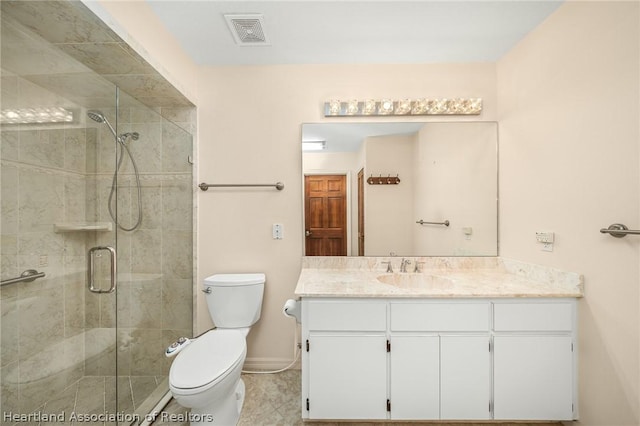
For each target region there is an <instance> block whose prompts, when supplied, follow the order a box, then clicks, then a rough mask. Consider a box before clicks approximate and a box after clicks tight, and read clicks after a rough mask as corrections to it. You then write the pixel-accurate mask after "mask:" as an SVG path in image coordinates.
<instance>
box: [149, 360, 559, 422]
mask: <svg viewBox="0 0 640 426" xmlns="http://www.w3.org/2000/svg"><path fill="white" fill-rule="evenodd" d="M242 379H243V380H244V383H245V385H246V392H247V393H246V397H245V401H244V407H243V408H242V415H241V416H240V421H239V422H238V426H268V425H305V426H335V425H341V426H342V425H350V424H354V425H357V426H369V425H371V426H381V425H393V426H397V425H401V424H404V425H407V426H415V425H420V424H424V425H430V426H434V425H448V426H491V425H493V423H477V424H476V423H437V422H428V423H415V422H412V423H386V422H376V423H366V422H361V423H335V422H334V423H330V422H303V421H302V418H301V414H300V409H301V407H300V370H289V371H285V372H283V373H279V374H243V375H242ZM186 410H187V409H185V408H183V407H181V406H180V405H179V404H178V403H177V402H175V401H174V400H171V402H169V404H168V405H167V406H166V407H165V409H164V411H163V413H164V416H163V414H161V415H160V416H159V421H156V422H155V423H153V426H187V424H188V423H186V422H181V421H173V422H171V421H170V420H169V419H170V416H171V415H174V416H175V417H173V418H174V419H180V418H182V419H184V418H185V417H186V416H185V413H186ZM163 418H164V420H163ZM496 425H500V426H561V423H535V424H532V425H529V424H527V423H499V424H498V423H496Z"/></svg>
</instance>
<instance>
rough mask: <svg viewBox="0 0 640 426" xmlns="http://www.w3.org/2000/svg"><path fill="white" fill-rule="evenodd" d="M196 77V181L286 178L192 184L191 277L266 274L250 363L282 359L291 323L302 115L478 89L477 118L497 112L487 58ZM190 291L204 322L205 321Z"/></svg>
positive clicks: (221, 71)
mask: <svg viewBox="0 0 640 426" xmlns="http://www.w3.org/2000/svg"><path fill="white" fill-rule="evenodd" d="M198 79H199V85H200V87H199V99H200V101H199V103H198V123H199V136H198V139H199V141H200V142H199V177H198V180H199V181H203V182H209V183H216V182H230V183H251V182H259V183H261V182H265V183H275V182H276V181H279V180H280V181H282V182H284V183H285V188H284V190H283V191H276V190H274V189H251V190H238V189H233V190H209V191H208V192H199V193H198V203H199V213H198V221H199V225H198V226H199V237H198V259H199V261H198V269H199V272H198V283H200V282H202V279H203V278H204V277H206V276H208V275H211V274H214V273H219V272H240V271H247V272H252V271H261V272H265V273H266V275H267V284H266V289H265V300H264V304H263V311H262V319H261V320H260V322H259V323H258V324H256V326H255V327H254V329H253V330H252V331H251V334H250V336H249V340H248V345H249V354H248V362H249V363H253V364H255V365H270V364H273V365H276V364H277V365H278V366H282V365H284V364H285V363H286V362H287V361H290V360H291V358H292V355H293V346H294V337H293V336H294V325H293V324H292V321H291V320H290V319H288V318H285V317H284V316H283V315H282V312H281V310H282V305H283V304H284V301H285V300H286V299H287V298H289V297H292V296H293V291H294V288H295V285H296V281H297V279H298V274H299V272H300V264H301V256H302V254H303V250H302V247H303V243H302V239H303V237H302V165H301V152H300V140H301V124H302V123H307V122H322V121H337V120H341V119H336V118H333V119H324V118H323V117H322V103H323V102H324V101H325V100H328V99H332V98H344V99H348V98H361V99H364V98H368V97H383V96H389V97H396V98H402V97H418V96H436V97H440V96H442V97H451V96H460V97H465V96H480V97H482V98H484V103H485V110H484V112H483V114H482V116H481V117H480V119H482V120H495V118H496V99H495V95H496V81H495V65H494V64H475V65H446V64H440V65H373V66H365V65H344V66H331V65H326V66H325V65H308V66H253V67H252V66H245V67H203V68H202V69H201V71H200V75H199V78H198ZM473 119H478V117H473ZM402 121H406V118H403V119H402ZM438 121H440V120H438ZM273 223H282V224H284V239H283V240H273V239H272V238H271V225H272V224H273ZM197 293H198V297H199V309H198V311H199V317H198V321H197V328H198V329H199V330H204V329H205V328H207V327H209V326H210V325H211V320H210V319H209V317H208V313H207V310H206V306H205V302H204V299H203V298H202V293H201V292H197ZM249 366H250V365H249Z"/></svg>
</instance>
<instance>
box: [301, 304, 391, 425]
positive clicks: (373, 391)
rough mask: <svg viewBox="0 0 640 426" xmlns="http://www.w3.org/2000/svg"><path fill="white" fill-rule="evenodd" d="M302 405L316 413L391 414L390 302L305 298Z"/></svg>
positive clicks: (371, 416)
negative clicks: (388, 375) (388, 368)
mask: <svg viewBox="0 0 640 426" xmlns="http://www.w3.org/2000/svg"><path fill="white" fill-rule="evenodd" d="M303 315H304V317H303V329H304V335H305V339H304V341H303V344H304V350H305V352H304V354H305V355H303V365H304V367H303V369H304V370H305V374H304V377H305V378H304V379H303V381H304V382H305V383H306V384H307V387H306V390H307V392H306V393H305V394H304V395H303V401H302V407H303V411H304V412H305V413H306V414H307V416H306V417H308V418H313V419H386V418H387V403H386V400H387V337H386V330H387V304H386V303H385V302H377V301H373V302H371V301H369V302H367V301H364V302H363V301H353V300H351V301H335V300H334V301H310V302H305V303H303Z"/></svg>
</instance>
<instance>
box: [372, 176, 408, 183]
mask: <svg viewBox="0 0 640 426" xmlns="http://www.w3.org/2000/svg"><path fill="white" fill-rule="evenodd" d="M367 183H368V184H369V185H397V184H399V183H400V178H399V177H398V175H395V176H391V175H388V176H386V177H383V176H382V175H380V176H373V175H371V176H369V178H368V179H367Z"/></svg>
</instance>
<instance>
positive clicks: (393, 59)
mask: <svg viewBox="0 0 640 426" xmlns="http://www.w3.org/2000/svg"><path fill="white" fill-rule="evenodd" d="M146 1H147V2H148V3H149V4H150V6H151V8H152V9H153V10H154V11H155V13H156V14H157V15H158V17H159V18H160V20H161V21H162V22H163V23H164V25H166V27H167V29H168V30H169V31H170V32H171V33H172V34H173V35H174V36H175V37H176V38H177V40H178V41H179V42H180V43H181V45H182V46H183V48H184V49H185V51H186V52H187V53H188V54H189V55H190V56H191V57H192V58H193V60H194V61H195V62H196V63H197V64H200V65H249V64H346V63H351V64H353V63H371V64H379V63H437V62H458V63H460V62H494V61H497V60H498V59H500V58H501V57H502V56H503V55H504V54H505V53H506V52H508V51H509V50H510V49H511V48H512V47H513V46H514V45H515V44H516V43H517V42H518V41H519V40H521V39H522V38H523V37H524V36H525V35H526V34H527V33H528V32H529V31H531V30H532V29H533V28H535V27H536V26H537V25H538V24H540V22H542V21H543V20H544V19H545V18H546V17H547V16H548V15H549V14H551V13H552V12H553V11H554V10H555V9H557V8H558V6H559V5H560V4H561V3H562V2H561V1H525V0H510V1H504V0H503V1H482V0H473V1H453V0H447V1H429V0H414V1H399V0H398V1H388V0H387V1H383V0H382V1H376V0H374V1H350V0H342V1H328V0H320V1H305V0H299V1H295V0H293V1H291V0H289V1H270V0H261V1H239V0H235V1H212V0H191V1H184V0H146ZM228 13H239V14H247V13H258V14H262V15H263V19H264V31H265V34H266V36H267V38H268V41H269V42H270V45H268V46H238V45H237V44H236V43H235V41H234V38H233V36H232V34H231V32H230V30H229V28H228V26H227V24H226V21H225V18H224V14H228Z"/></svg>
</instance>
